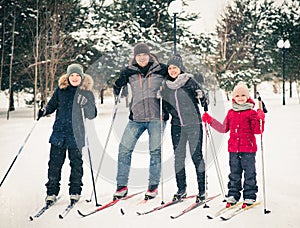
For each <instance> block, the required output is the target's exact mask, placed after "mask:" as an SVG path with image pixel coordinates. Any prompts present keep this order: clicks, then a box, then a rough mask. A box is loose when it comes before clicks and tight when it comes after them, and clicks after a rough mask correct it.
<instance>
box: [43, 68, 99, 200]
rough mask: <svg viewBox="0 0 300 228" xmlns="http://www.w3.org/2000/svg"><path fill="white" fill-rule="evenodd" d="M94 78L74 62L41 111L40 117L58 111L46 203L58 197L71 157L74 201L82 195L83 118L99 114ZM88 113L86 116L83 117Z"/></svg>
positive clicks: (71, 190)
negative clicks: (67, 161) (62, 177)
mask: <svg viewBox="0 0 300 228" xmlns="http://www.w3.org/2000/svg"><path fill="white" fill-rule="evenodd" d="M92 87H93V79H92V78H91V77H90V76H89V75H86V74H84V73H83V67H82V66H81V65H79V64H71V65H70V66H69V67H68V69H67V74H65V75H63V76H61V77H60V79H59V82H58V88H57V89H56V90H55V91H54V93H53V96H52V97H51V99H50V101H49V102H48V104H47V106H46V107H45V108H44V109H40V110H39V114H38V120H39V119H40V118H41V117H42V116H45V115H48V114H51V113H53V112H55V111H56V118H55V122H54V125H53V132H52V134H51V137H50V140H49V142H50V143H51V149H50V159H49V163H48V182H47V183H46V187H47V197H46V203H47V204H51V203H53V202H54V201H55V200H56V196H57V195H58V193H59V190H60V180H61V169H62V166H63V164H64V161H65V158H66V151H68V157H69V159H70V166H71V174H70V184H69V186H70V188H69V194H70V200H71V203H75V202H77V201H78V200H79V198H80V194H81V190H82V188H81V186H82V185H83V184H82V176H83V167H82V164H83V161H82V148H83V147H84V145H85V128H84V123H83V118H88V119H93V118H95V117H96V115H97V109H96V106H95V98H94V94H93V92H92ZM83 115H84V116H83Z"/></svg>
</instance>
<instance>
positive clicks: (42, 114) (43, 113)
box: [37, 108, 46, 121]
mask: <svg viewBox="0 0 300 228" xmlns="http://www.w3.org/2000/svg"><path fill="white" fill-rule="evenodd" d="M45 114H46V109H44V108H40V109H39V112H38V118H37V121H39V119H40V118H41V117H43V116H45Z"/></svg>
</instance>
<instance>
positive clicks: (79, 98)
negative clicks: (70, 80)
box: [77, 94, 88, 107]
mask: <svg viewBox="0 0 300 228" xmlns="http://www.w3.org/2000/svg"><path fill="white" fill-rule="evenodd" d="M87 102H88V99H87V98H86V97H85V96H83V95H82V94H78V96H77V104H79V105H80V106H81V107H83V106H85V105H86V103H87Z"/></svg>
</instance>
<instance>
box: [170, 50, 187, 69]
mask: <svg viewBox="0 0 300 228" xmlns="http://www.w3.org/2000/svg"><path fill="white" fill-rule="evenodd" d="M167 65H168V66H170V65H175V66H177V67H178V68H179V69H180V70H181V71H182V72H184V71H185V67H184V66H183V63H182V58H181V56H180V55H179V54H175V55H174V56H172V57H171V58H170V59H169V61H168V63H167Z"/></svg>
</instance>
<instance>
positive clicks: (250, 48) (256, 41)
mask: <svg viewBox="0 0 300 228" xmlns="http://www.w3.org/2000/svg"><path fill="white" fill-rule="evenodd" d="M284 18H285V19H284ZM297 26H298V27H299V3H297V1H292V4H291V3H288V2H284V4H283V5H280V6H276V5H275V3H274V1H269V0H265V1H263V2H258V1H254V0H245V1H238V0H235V1H234V2H233V4H232V5H229V6H228V7H227V9H226V10H225V12H224V14H223V15H222V19H221V20H220V22H219V24H218V26H217V33H218V37H219V41H220V42H219V45H218V48H217V49H218V51H219V52H218V54H217V64H216V65H217V73H216V77H217V79H218V81H219V83H220V86H221V88H224V89H225V90H226V91H230V90H231V89H232V88H233V86H234V84H236V83H237V82H238V81H240V80H243V81H246V82H247V84H248V85H249V86H252V85H254V91H255V89H256V84H258V83H259V82H261V80H262V79H263V77H264V76H265V75H268V74H270V73H271V74H272V75H275V76H276V75H278V73H277V72H280V66H281V65H280V61H278V57H279V55H280V54H281V53H280V52H279V53H278V50H277V48H276V43H277V41H278V40H279V39H280V37H281V36H282V35H283V36H285V37H286V36H288V37H295V38H294V39H293V43H294V45H295V46H298V47H299V38H298V41H296V36H295V35H293V34H296V33H297V32H296V31H295V29H297ZM297 36H298V37H299V34H298V35H297ZM297 43H298V44H297ZM296 50H297V48H295V51H296ZM295 51H293V54H292V53H290V57H291V56H293V57H294V58H293V60H292V61H291V62H290V63H291V65H290V66H292V65H293V66H295V65H296V66H298V69H299V54H297V53H296V52H295ZM298 53H299V50H298ZM297 56H298V57H297ZM291 69H292V68H290V70H291ZM296 71H297V70H296ZM295 73H296V72H295ZM279 75H280V73H279ZM254 96H255V95H254Z"/></svg>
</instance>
